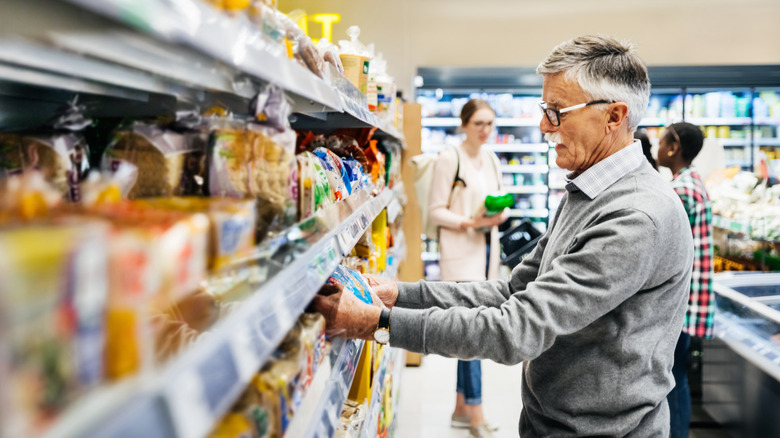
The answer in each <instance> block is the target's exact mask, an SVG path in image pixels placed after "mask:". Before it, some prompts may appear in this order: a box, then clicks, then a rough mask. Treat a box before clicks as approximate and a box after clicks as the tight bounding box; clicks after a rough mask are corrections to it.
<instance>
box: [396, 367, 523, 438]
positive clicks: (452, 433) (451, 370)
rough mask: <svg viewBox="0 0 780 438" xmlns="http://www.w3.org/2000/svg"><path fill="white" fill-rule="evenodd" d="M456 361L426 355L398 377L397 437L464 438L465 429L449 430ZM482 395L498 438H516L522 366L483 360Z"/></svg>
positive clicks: (486, 411) (453, 405)
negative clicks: (417, 363)
mask: <svg viewBox="0 0 780 438" xmlns="http://www.w3.org/2000/svg"><path fill="white" fill-rule="evenodd" d="M456 367H457V362H456V361H455V359H446V358H443V357H440V356H425V357H424V358H423V362H422V366H420V367H416V368H411V367H407V368H405V369H404V371H403V375H402V377H401V390H400V397H401V398H400V400H399V407H398V412H397V415H398V416H399V417H398V421H399V423H398V429H396V432H395V436H396V437H398V438H427V437H437V438H439V437H441V438H466V437H468V436H469V434H468V430H464V429H453V428H451V427H450V416H451V415H452V409H453V408H454V407H455V372H456ZM482 375H483V379H482V395H483V399H484V402H485V405H484V408H485V414H486V415H487V417H488V420H489V421H490V422H491V423H493V424H497V425H499V426H500V427H501V429H500V430H499V431H498V433H497V435H496V436H497V437H498V438H510V437H511V438H517V422H518V420H519V418H520V408H521V400H520V378H521V375H522V372H521V365H515V366H511V367H508V366H504V365H499V364H497V363H495V362H492V361H488V360H484V361H482Z"/></svg>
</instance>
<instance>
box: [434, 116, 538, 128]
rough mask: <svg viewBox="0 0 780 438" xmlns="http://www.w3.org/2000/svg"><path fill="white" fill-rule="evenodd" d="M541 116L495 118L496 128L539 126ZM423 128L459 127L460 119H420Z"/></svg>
mask: <svg viewBox="0 0 780 438" xmlns="http://www.w3.org/2000/svg"><path fill="white" fill-rule="evenodd" d="M540 121H541V116H539V117H525V118H511V117H497V118H496V120H495V125H496V126H507V127H512V126H517V127H519V126H539V122H540ZM422 125H423V127H436V128H449V127H456V126H460V125H461V120H460V117H424V118H423V119H422Z"/></svg>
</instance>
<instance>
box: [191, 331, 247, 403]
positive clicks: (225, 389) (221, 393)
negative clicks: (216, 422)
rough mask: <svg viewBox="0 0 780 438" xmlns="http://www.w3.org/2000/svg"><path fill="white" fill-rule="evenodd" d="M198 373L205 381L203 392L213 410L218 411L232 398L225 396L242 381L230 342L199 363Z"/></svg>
mask: <svg viewBox="0 0 780 438" xmlns="http://www.w3.org/2000/svg"><path fill="white" fill-rule="evenodd" d="M198 375H199V376H200V379H201V381H202V382H203V390H204V391H203V393H204V395H205V396H206V401H207V402H208V406H209V408H210V409H211V412H212V413H214V412H217V411H218V410H219V409H220V408H221V407H226V406H221V405H223V404H225V403H226V402H230V400H226V399H225V397H226V396H227V395H228V394H229V393H230V392H231V390H232V389H233V387H235V386H236V385H238V384H239V383H240V381H239V378H238V369H237V368H236V363H235V361H234V359H233V354H232V352H231V350H230V346H229V345H228V344H223V345H221V346H220V347H219V348H218V349H216V350H215V351H214V352H213V353H212V354H211V356H210V357H209V358H208V359H206V360H205V361H203V362H202V363H201V364H200V365H198Z"/></svg>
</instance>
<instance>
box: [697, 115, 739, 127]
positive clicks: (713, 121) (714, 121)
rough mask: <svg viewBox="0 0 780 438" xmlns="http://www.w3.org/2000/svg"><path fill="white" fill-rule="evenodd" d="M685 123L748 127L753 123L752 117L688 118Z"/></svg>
mask: <svg viewBox="0 0 780 438" xmlns="http://www.w3.org/2000/svg"><path fill="white" fill-rule="evenodd" d="M685 121H686V122H688V123H693V124H694V125H698V126H710V125H719V126H747V125H750V124H752V123H753V119H751V118H750V117H690V118H687V117H686V119H685Z"/></svg>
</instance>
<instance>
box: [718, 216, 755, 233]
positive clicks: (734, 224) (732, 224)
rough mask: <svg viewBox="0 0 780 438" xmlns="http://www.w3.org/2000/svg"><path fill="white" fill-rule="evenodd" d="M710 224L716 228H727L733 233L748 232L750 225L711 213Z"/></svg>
mask: <svg viewBox="0 0 780 438" xmlns="http://www.w3.org/2000/svg"><path fill="white" fill-rule="evenodd" d="M712 225H713V226H715V227H718V228H723V229H725V230H729V231H731V232H733V233H738V234H750V225H748V224H746V223H743V222H740V221H735V220H732V219H728V218H724V217H722V216H718V215H712Z"/></svg>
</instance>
